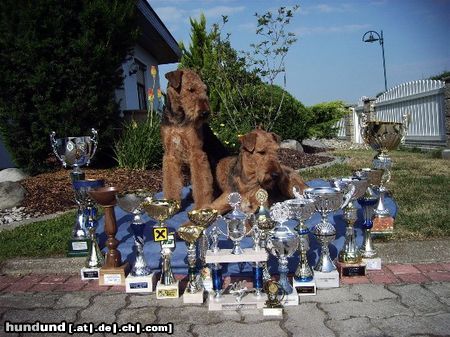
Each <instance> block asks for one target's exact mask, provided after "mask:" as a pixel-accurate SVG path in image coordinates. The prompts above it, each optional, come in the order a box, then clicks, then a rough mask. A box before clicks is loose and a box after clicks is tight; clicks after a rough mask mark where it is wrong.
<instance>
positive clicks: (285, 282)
mask: <svg viewBox="0 0 450 337" xmlns="http://www.w3.org/2000/svg"><path fill="white" fill-rule="evenodd" d="M278 264H279V266H278V271H279V272H280V281H279V283H280V285H281V287H282V288H283V289H284V291H285V292H286V294H288V295H289V294H291V293H292V292H293V291H294V289H293V288H292V286H291V284H290V283H289V279H288V276H287V273H288V271H289V268H288V259H287V257H286V256H280V258H279V260H278Z"/></svg>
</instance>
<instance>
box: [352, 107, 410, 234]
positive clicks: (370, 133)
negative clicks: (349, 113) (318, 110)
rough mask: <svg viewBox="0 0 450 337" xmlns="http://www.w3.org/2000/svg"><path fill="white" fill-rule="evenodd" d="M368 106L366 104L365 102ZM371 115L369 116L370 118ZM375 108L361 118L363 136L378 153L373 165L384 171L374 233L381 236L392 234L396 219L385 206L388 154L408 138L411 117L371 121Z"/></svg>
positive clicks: (389, 173) (388, 176) (389, 165)
mask: <svg viewBox="0 0 450 337" xmlns="http://www.w3.org/2000/svg"><path fill="white" fill-rule="evenodd" d="M364 103H365V104H366V102H364ZM368 115H369V116H368ZM373 115H374V107H373V105H370V108H369V114H366V113H363V114H362V116H361V117H362V118H360V129H361V136H362V138H363V139H364V142H365V143H367V144H368V145H369V146H370V147H371V148H372V149H373V150H375V151H377V154H376V155H375V157H374V159H373V162H372V165H373V167H374V168H375V169H380V170H383V176H382V179H381V183H380V185H379V192H380V196H379V199H378V203H377V206H376V209H375V219H374V224H373V231H374V232H377V233H380V234H390V233H392V231H393V229H394V219H393V218H392V216H391V215H390V214H389V210H388V209H387V208H386V206H385V204H384V198H385V194H386V191H387V189H386V184H387V183H389V181H390V180H391V167H392V159H391V158H390V156H389V154H388V152H389V151H392V150H395V149H397V147H398V146H399V145H400V143H403V142H404V141H405V138H406V133H407V129H408V124H409V115H407V114H405V115H403V121H402V122H385V121H379V120H371V116H373Z"/></svg>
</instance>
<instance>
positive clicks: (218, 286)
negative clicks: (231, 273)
mask: <svg viewBox="0 0 450 337" xmlns="http://www.w3.org/2000/svg"><path fill="white" fill-rule="evenodd" d="M211 272H212V273H211V274H212V281H213V290H214V297H215V298H220V297H221V296H222V287H223V280H222V266H221V265H220V263H214V264H213V265H212V270H211Z"/></svg>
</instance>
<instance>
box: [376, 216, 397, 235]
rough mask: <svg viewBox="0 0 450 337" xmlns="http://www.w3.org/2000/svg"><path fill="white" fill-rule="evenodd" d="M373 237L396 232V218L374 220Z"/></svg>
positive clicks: (377, 218)
mask: <svg viewBox="0 0 450 337" xmlns="http://www.w3.org/2000/svg"><path fill="white" fill-rule="evenodd" d="M371 232H372V235H373V236H377V235H386V234H392V233H393V232H394V218H393V217H391V216H387V217H377V216H375V217H374V218H373V227H372V231H371Z"/></svg>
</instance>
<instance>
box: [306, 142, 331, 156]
mask: <svg viewBox="0 0 450 337" xmlns="http://www.w3.org/2000/svg"><path fill="white" fill-rule="evenodd" d="M302 145H303V146H304V147H307V151H306V152H312V153H316V152H323V151H326V150H327V149H328V146H327V145H325V144H324V143H323V142H321V141H320V140H317V139H304V140H303V141H302Z"/></svg>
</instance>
